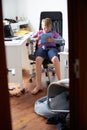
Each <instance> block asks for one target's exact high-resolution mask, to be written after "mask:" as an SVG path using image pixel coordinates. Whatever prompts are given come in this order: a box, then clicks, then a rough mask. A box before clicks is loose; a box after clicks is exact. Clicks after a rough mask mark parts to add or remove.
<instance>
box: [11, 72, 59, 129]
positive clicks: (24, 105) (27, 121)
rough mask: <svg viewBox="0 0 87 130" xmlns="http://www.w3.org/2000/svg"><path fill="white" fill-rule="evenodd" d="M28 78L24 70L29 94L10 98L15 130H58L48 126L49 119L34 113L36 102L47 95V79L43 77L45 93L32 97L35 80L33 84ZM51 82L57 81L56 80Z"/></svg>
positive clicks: (24, 78)
mask: <svg viewBox="0 0 87 130" xmlns="http://www.w3.org/2000/svg"><path fill="white" fill-rule="evenodd" d="M28 77H29V75H28V73H27V72H26V71H25V70H24V71H23V82H24V87H25V88H26V90H27V92H26V93H25V94H22V95H20V96H18V97H16V96H12V97H10V107H11V117H12V128H13V130H58V129H57V128H56V125H49V124H46V121H47V119H45V118H43V117H41V116H39V115H37V114H36V113H35V112H34V104H35V101H36V100H37V99H38V98H40V97H42V96H45V95H46V93H47V84H46V81H45V80H46V79H44V76H43V77H42V86H43V88H44V90H43V92H40V93H38V94H37V95H31V93H30V91H31V90H32V89H33V88H34V87H35V79H34V80H33V83H29V81H28ZM51 80H52V81H55V78H52V79H51Z"/></svg>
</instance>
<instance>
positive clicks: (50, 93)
mask: <svg viewBox="0 0 87 130" xmlns="http://www.w3.org/2000/svg"><path fill="white" fill-rule="evenodd" d="M69 102H70V100H69V79H62V80H60V81H57V82H52V83H50V84H49V86H48V88H47V106H48V109H49V111H52V112H55V114H56V116H53V117H51V118H49V119H48V121H47V123H49V124H50V123H53V121H56V122H57V123H63V124H65V126H66V127H67V128H70V109H69ZM54 119H55V120H54Z"/></svg>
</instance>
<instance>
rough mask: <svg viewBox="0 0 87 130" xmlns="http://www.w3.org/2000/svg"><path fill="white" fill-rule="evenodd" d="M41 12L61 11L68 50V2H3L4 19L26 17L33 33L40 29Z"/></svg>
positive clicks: (41, 0)
mask: <svg viewBox="0 0 87 130" xmlns="http://www.w3.org/2000/svg"><path fill="white" fill-rule="evenodd" d="M41 11H61V12H62V13H63V38H64V39H65V41H66V46H65V48H68V20H67V0H3V17H4V18H5V17H10V18H11V17H12V18H15V16H18V17H19V19H20V17H24V18H25V19H28V20H29V24H30V27H31V30H32V31H34V32H35V31H37V30H38V27H39V16H40V12H41Z"/></svg>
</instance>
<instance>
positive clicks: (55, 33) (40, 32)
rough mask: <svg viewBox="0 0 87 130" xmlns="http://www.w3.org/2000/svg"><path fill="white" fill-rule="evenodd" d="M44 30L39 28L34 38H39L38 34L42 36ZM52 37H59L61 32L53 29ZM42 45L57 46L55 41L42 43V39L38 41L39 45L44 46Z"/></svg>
mask: <svg viewBox="0 0 87 130" xmlns="http://www.w3.org/2000/svg"><path fill="white" fill-rule="evenodd" d="M43 33H44V32H43V30H39V31H38V32H37V33H36V34H35V35H34V36H33V38H37V37H38V36H41V34H43ZM51 33H52V37H53V38H55V39H58V38H59V37H60V35H59V33H57V32H56V31H52V32H51ZM42 46H56V44H55V42H51V43H49V42H47V43H44V44H41V40H39V41H38V47H42Z"/></svg>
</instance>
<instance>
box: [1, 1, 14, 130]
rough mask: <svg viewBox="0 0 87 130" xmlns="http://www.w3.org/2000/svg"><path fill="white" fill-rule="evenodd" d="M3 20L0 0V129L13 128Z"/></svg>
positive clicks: (10, 129) (8, 129)
mask: <svg viewBox="0 0 87 130" xmlns="http://www.w3.org/2000/svg"><path fill="white" fill-rule="evenodd" d="M2 20H3V17H2V2H1V1H0V60H1V63H0V129H1V130H12V127H11V114H10V103H9V92H8V81H7V68H6V59H5V47H4V39H3V37H4V35H3V21H2Z"/></svg>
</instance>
